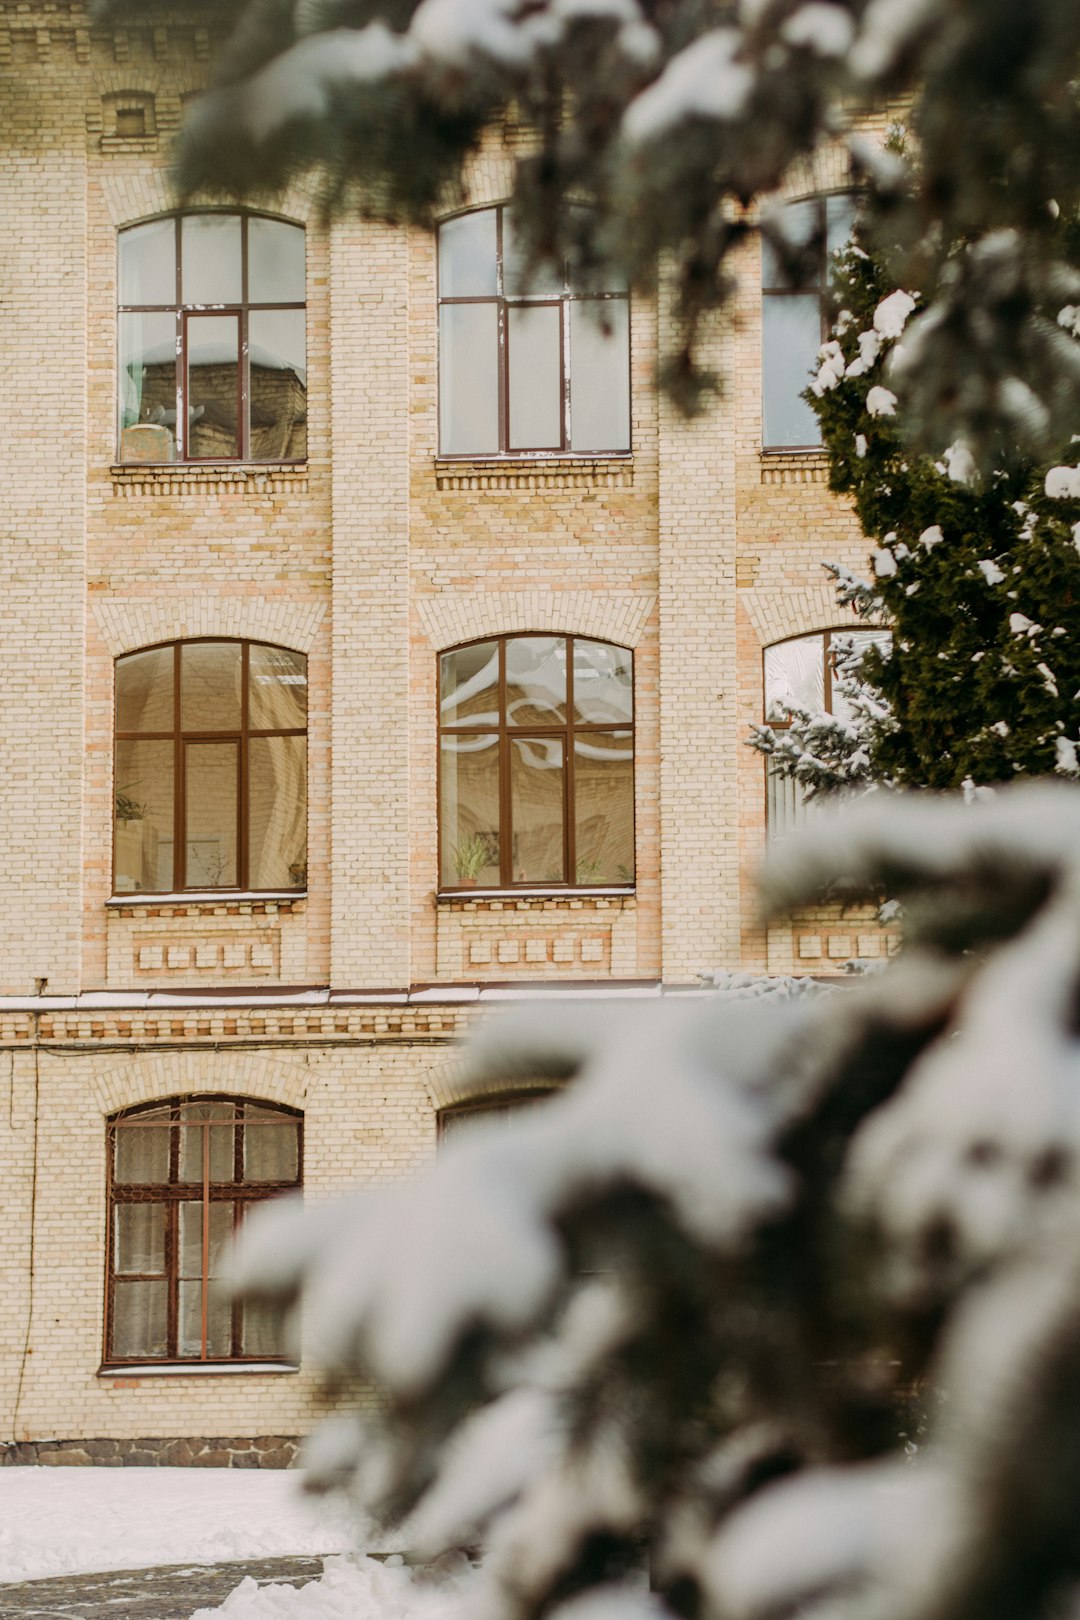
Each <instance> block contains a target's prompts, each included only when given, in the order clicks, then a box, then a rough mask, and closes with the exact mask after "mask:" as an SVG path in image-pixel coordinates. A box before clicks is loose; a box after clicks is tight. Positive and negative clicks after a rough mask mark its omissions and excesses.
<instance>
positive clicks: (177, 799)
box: [170, 642, 187, 1179]
mask: <svg viewBox="0 0 1080 1620" xmlns="http://www.w3.org/2000/svg"><path fill="white" fill-rule="evenodd" d="M182 652H183V648H182V646H181V643H180V642H177V643H176V646H175V647H174V649H173V748H174V753H173V880H172V886H173V890H174V892H176V893H179V892H180V891H181V890H182V889H185V888H186V887H187V783H186V780H185V766H186V760H185V755H184V733H183V729H182V727H183V713H182V710H181V692H180V681H181V676H182V673H183V671H182V668H181V662H180V660H181V655H182ZM177 1118H179V1115H177ZM170 1179H175V1178H174V1177H172V1175H171V1167H170Z"/></svg>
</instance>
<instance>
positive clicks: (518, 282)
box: [503, 209, 565, 298]
mask: <svg viewBox="0 0 1080 1620" xmlns="http://www.w3.org/2000/svg"><path fill="white" fill-rule="evenodd" d="M564 286H565V276H564V275H563V272H562V268H561V267H558V266H555V265H551V264H537V265H534V266H533V268H532V270H531V271H530V272H529V273H528V274H526V272H525V259H524V256H523V254H522V252H521V250H520V248H519V246H518V233H517V232H516V231H515V229H514V222H513V220H512V218H511V216H510V210H509V209H505V210H504V211H503V291H504V292H505V293H506V296H507V297H508V298H513V297H516V296H517V295H519V294H521V293H531V294H533V295H534V296H535V295H536V294H537V293H541V294H544V293H561V292H562V290H563V288H564Z"/></svg>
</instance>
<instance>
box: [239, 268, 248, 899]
mask: <svg viewBox="0 0 1080 1620" xmlns="http://www.w3.org/2000/svg"><path fill="white" fill-rule="evenodd" d="M245 285H246V283H245ZM250 675H251V670H250V660H249V646H248V643H247V642H246V641H244V642H241V644H240V746H239V748H238V749H237V751H236V768H237V770H238V771H239V773H240V779H239V781H238V782H237V784H236V823H237V825H236V882H237V886H238V888H240V889H246V888H247V886H248V834H249V825H248V821H249V815H250V811H249V807H248V768H249V762H248V721H249V719H250V709H249V704H248V681H249V679H250Z"/></svg>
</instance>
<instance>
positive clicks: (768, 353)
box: [761, 293, 821, 448]
mask: <svg viewBox="0 0 1080 1620" xmlns="http://www.w3.org/2000/svg"><path fill="white" fill-rule="evenodd" d="M761 336H762V355H761V361H762V395H763V399H762V408H763V415H764V442H765V444H766V445H767V446H770V447H773V448H778V447H779V448H782V447H784V446H786V445H817V444H820V443H821V430H820V428H819V427H818V421H817V417H816V416H815V415H814V413H813V411H812V410H811V409H810V406H809V405H808V404H807V403H806V401H805V400H804V399H800V397H799V396H800V394H802V392H803V391H804V390H805V389H806V388H809V386H810V380H811V377H812V376H813V374H814V372H815V371H816V369H817V352H818V349H819V348H820V347H821V300H820V299H819V297H818V296H817V294H816V293H793V294H791V295H790V296H787V297H782V298H766V299H764V300H763V303H762V335H761Z"/></svg>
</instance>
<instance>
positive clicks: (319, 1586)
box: [191, 1558, 476, 1620]
mask: <svg viewBox="0 0 1080 1620" xmlns="http://www.w3.org/2000/svg"><path fill="white" fill-rule="evenodd" d="M475 1581H476V1572H475V1570H473V1569H471V1568H470V1567H469V1565H468V1564H467V1563H466V1562H465V1560H464V1559H462V1560H461V1561H460V1563H459V1564H458V1565H457V1567H455V1568H451V1569H445V1570H442V1571H441V1572H440V1573H438V1574H431V1573H427V1574H425V1573H421V1572H419V1571H415V1570H412V1569H405V1568H402V1567H400V1566H398V1567H396V1568H395V1567H394V1565H393V1564H390V1565H387V1564H382V1563H378V1562H376V1560H375V1559H374V1558H356V1559H349V1558H330V1559H328V1560H327V1563H326V1572H325V1574H324V1575H323V1576H322V1579H321V1580H318V1581H309V1582H308V1584H307V1585H306V1586H300V1587H293V1586H261V1587H260V1586H257V1585H256V1584H255V1582H254V1581H253V1580H251V1579H250V1577H249V1578H248V1579H247V1580H244V1581H241V1583H240V1585H239V1586H237V1587H234V1588H233V1590H232V1592H231V1593H230V1594H229V1596H228V1597H227V1598H226V1599H225V1602H224V1603H223V1604H221V1606H220V1607H219V1608H216V1609H198V1610H196V1612H195V1613H194V1614H193V1615H192V1616H191V1620H466V1617H467V1616H468V1615H469V1614H470V1613H471V1614H475V1612H476V1608H475V1604H470V1601H469V1593H470V1588H471V1587H472V1586H473V1584H474V1582H475Z"/></svg>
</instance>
